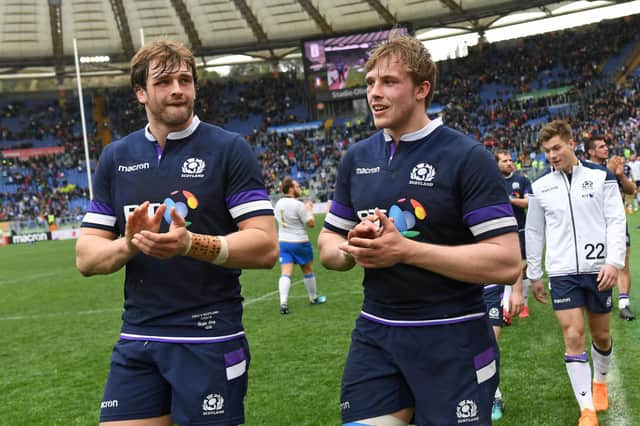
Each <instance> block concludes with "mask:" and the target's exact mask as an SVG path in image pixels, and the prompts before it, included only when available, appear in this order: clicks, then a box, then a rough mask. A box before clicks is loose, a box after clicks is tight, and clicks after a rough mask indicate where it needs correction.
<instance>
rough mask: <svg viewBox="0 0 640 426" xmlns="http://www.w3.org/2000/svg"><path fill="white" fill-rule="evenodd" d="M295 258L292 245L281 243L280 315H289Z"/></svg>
mask: <svg viewBox="0 0 640 426" xmlns="http://www.w3.org/2000/svg"><path fill="white" fill-rule="evenodd" d="M293 267H294V257H293V255H292V253H291V243H285V242H280V278H279V279H278V293H279V294H280V313H281V314H283V315H286V314H288V313H289V290H290V289H291V276H292V275H293Z"/></svg>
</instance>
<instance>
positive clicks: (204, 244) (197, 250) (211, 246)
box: [186, 232, 229, 265]
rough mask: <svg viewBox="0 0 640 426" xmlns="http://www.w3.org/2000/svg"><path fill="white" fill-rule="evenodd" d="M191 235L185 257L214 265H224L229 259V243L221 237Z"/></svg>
mask: <svg viewBox="0 0 640 426" xmlns="http://www.w3.org/2000/svg"><path fill="white" fill-rule="evenodd" d="M190 234H191V246H190V247H189V250H187V253H186V256H189V257H193V258H194V259H198V260H202V261H204V262H209V263H213V264H215V265H222V264H224V263H225V262H226V261H227V259H228V258H229V243H228V242H227V239H226V238H225V237H223V236H222V235H202V234H195V233H193V232H192V233H190Z"/></svg>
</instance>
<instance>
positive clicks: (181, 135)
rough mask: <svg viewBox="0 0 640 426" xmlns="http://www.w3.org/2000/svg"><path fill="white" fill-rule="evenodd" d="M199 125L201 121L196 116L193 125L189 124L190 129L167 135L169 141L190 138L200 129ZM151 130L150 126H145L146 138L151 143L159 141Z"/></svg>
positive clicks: (192, 121)
mask: <svg viewBox="0 0 640 426" xmlns="http://www.w3.org/2000/svg"><path fill="white" fill-rule="evenodd" d="M198 125H200V119H199V118H198V116H197V115H194V116H193V119H192V120H191V124H189V127H187V128H186V129H184V130H180V131H179V132H169V134H168V135H167V139H172V140H175V139H184V138H186V137H188V136H191V134H193V132H195V131H196V129H197V128H198ZM149 128H150V124H149V123H147V125H146V126H144V136H145V137H146V138H147V139H149V140H150V141H153V142H155V141H157V139H156V137H155V136H153V134H152V133H151V130H149Z"/></svg>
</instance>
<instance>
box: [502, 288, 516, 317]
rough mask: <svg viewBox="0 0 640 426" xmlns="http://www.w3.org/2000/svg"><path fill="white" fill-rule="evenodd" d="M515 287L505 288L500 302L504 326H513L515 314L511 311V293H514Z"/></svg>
mask: <svg viewBox="0 0 640 426" xmlns="http://www.w3.org/2000/svg"><path fill="white" fill-rule="evenodd" d="M512 287H513V286H510V285H506V286H504V287H503V291H502V301H501V302H500V304H501V306H502V323H503V325H507V326H509V325H511V322H512V319H513V314H512V312H511V311H510V309H511V304H510V303H509V301H510V300H511V292H512V291H513V288H512Z"/></svg>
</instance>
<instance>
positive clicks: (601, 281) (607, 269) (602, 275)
mask: <svg viewBox="0 0 640 426" xmlns="http://www.w3.org/2000/svg"><path fill="white" fill-rule="evenodd" d="M596 282H597V283H598V291H606V290H609V289H610V288H612V287H613V286H614V285H616V283H617V282H618V269H617V268H616V267H615V266H613V265H607V264H605V265H603V266H602V268H600V272H598V278H597V279H596Z"/></svg>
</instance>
